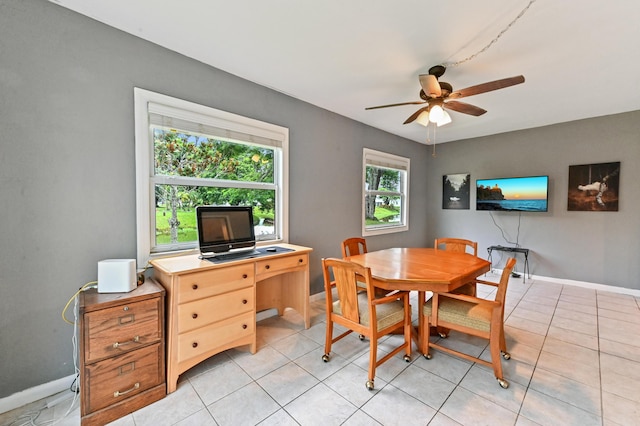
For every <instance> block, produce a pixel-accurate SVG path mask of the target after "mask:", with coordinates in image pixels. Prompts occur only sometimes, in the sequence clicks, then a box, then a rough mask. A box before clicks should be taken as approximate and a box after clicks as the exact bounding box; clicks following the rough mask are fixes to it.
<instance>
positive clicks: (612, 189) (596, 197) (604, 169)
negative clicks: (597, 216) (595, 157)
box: [567, 161, 620, 212]
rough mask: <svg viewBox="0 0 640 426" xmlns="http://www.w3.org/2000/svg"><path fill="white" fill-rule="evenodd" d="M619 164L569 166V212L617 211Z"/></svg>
mask: <svg viewBox="0 0 640 426" xmlns="http://www.w3.org/2000/svg"><path fill="white" fill-rule="evenodd" d="M619 187H620V162H619V161H617V162H614V163H598V164H581V165H577V166H569V189H568V195H567V210H569V211H591V212H596V211H610V212H617V211H618V202H619V200H618V196H619Z"/></svg>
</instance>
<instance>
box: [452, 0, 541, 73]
mask: <svg viewBox="0 0 640 426" xmlns="http://www.w3.org/2000/svg"><path fill="white" fill-rule="evenodd" d="M535 2H536V0H530V1H529V4H528V5H527V6H526V7H525V8H524V9H522V11H521V12H520V13H519V14H518V16H516V17H515V19H514V20H513V21H511V22H509V25H507V26H506V27H505V28H504V29H503V30H502V31H500V33H499V34H498V35H497V36H496V38H494V39H493V40H491V41H490V42H489V44H487V45H486V46H485V47H483V48H482V49H480V50H479V51H477V52H476V53H474V54H473V55H471V56H467V57H466V58H464V59H462V60H460V61H456V62H443V63H442V65H443V66H444V67H445V68H449V67H455V66H458V65H460V64H464V63H465V62H467V61H470V60H472V59H473V58H475V57H476V56H478V55H480V54H481V53H483V52H485V51H486V50H487V49H489V48H490V47H491V46H492V45H493V43H495V42H497V41H498V39H499V38H500V37H502V35H503V34H504V33H506V32H507V31H508V30H509V29H510V28H511V26H512V25H513V24H515V23H516V21H517V20H518V19H520V18H522V15H524V14H525V12H526V11H527V10H528V9H529V8H530V7H531V5H532V4H533V3H535Z"/></svg>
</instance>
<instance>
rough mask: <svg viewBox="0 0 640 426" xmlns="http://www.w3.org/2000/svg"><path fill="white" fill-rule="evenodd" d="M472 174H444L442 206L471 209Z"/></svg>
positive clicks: (444, 207)
mask: <svg viewBox="0 0 640 426" xmlns="http://www.w3.org/2000/svg"><path fill="white" fill-rule="evenodd" d="M470 188H471V175H470V174H468V173H466V174H465V173H461V174H453V175H444V176H442V208H443V209H457V210H465V209H466V210H469V189H470Z"/></svg>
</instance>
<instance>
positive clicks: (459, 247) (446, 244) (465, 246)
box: [433, 238, 478, 296]
mask: <svg viewBox="0 0 640 426" xmlns="http://www.w3.org/2000/svg"><path fill="white" fill-rule="evenodd" d="M433 246H434V247H435V249H436V250H442V249H444V250H448V251H455V252H459V253H469V252H470V253H469V254H473V255H474V256H476V257H477V256H478V243H477V242H475V241H471V240H465V239H462V238H436V240H435V243H434V245H433ZM453 293H457V294H466V295H469V296H476V294H477V293H476V284H475V283H474V282H470V283H467V284H465V285H463V286H462V287H458V288H457V289H455V290H454V291H453Z"/></svg>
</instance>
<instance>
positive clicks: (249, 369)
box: [0, 276, 640, 426]
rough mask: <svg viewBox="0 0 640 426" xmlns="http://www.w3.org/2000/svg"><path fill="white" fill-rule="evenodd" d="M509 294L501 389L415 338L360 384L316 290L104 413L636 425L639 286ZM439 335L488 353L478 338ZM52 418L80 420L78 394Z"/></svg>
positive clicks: (489, 376)
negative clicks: (241, 341) (406, 354)
mask: <svg viewBox="0 0 640 426" xmlns="http://www.w3.org/2000/svg"><path fill="white" fill-rule="evenodd" d="M490 279H495V280H497V277H496V276H494V277H493V278H490ZM488 289H489V287H484V288H479V294H480V295H484V296H490V294H488V293H486V292H487V291H488ZM483 292H484V293H483ZM507 299H508V300H507V308H506V312H505V316H506V323H505V332H506V337H507V344H508V349H509V352H510V353H511V360H509V361H503V366H504V368H505V376H506V378H507V380H508V381H509V382H510V387H509V388H508V389H506V390H505V389H502V388H500V387H499V386H498V383H497V382H496V380H495V378H494V377H493V373H492V372H491V371H490V370H489V369H488V368H485V367H482V366H479V365H477V364H471V363H469V362H466V361H464V360H460V359H458V358H454V357H451V356H448V355H446V354H444V353H442V352H437V351H435V352H434V353H433V358H432V359H431V360H426V359H425V358H424V357H422V356H421V355H420V354H419V353H417V351H416V350H415V347H414V354H413V357H412V361H411V362H410V363H406V362H404V361H403V360H402V354H400V355H397V356H396V357H394V358H392V359H391V360H389V361H388V362H387V363H385V364H383V365H382V366H381V367H379V368H378V370H377V377H376V381H375V385H376V389H375V390H374V391H368V390H367V389H366V388H365V381H366V369H367V364H368V344H367V343H366V342H361V341H360V340H359V339H358V337H357V336H355V335H350V336H348V337H347V338H345V339H343V340H342V341H341V342H339V343H337V344H335V345H334V348H333V349H334V351H333V353H332V359H331V361H330V362H329V363H324V362H322V360H321V356H322V354H323V342H324V333H325V322H324V319H325V316H324V299H318V298H314V301H313V302H312V326H311V328H309V329H307V330H305V329H304V327H303V325H302V320H301V317H300V316H299V315H298V314H297V313H296V312H295V311H291V310H288V311H287V312H286V313H285V315H284V316H283V317H282V318H278V317H269V318H267V319H264V320H262V321H260V322H259V323H258V347H259V351H258V352H257V353H256V354H255V355H253V356H252V355H250V354H249V353H248V352H245V351H242V350H236V349H234V350H229V351H227V352H224V353H221V354H219V355H216V356H214V357H212V358H210V359H209V360H207V361H205V362H203V363H202V364H200V365H198V366H196V367H194V368H193V369H191V370H189V371H188V372H186V373H185V374H184V375H182V376H181V377H180V381H179V384H178V390H177V391H176V392H174V393H172V394H170V395H168V396H167V397H166V398H164V399H163V400H161V401H158V402H156V403H154V404H152V405H150V406H148V407H145V408H143V409H141V410H139V411H136V412H134V413H133V414H131V415H128V416H126V417H123V418H121V419H119V420H117V421H115V422H113V423H112V424H111V425H114V426H129V425H136V426H141V425H154V426H156V425H181V426H184V425H198V426H200V425H234V426H237V425H258V424H259V425H298V424H299V425H320V424H321V425H375V424H381V425H403V426H408V425H483V424H486V425H493V426H495V425H517V426H529V425H545V426H546V425H581V426H582V425H604V426H610V425H611V426H612V425H625V426H626V425H640V298H634V297H632V296H627V295H621V294H615V293H607V292H601V291H595V290H589V289H583V288H579V287H575V286H568V285H560V284H555V283H548V282H541V281H537V282H536V281H532V282H530V283H527V284H523V283H522V281H521V280H519V279H513V280H512V282H511V283H510V285H509V290H508V292H507ZM414 302H415V300H414ZM415 318H417V317H415V309H414V319H415ZM398 338H399V337H398V336H392V337H389V338H388V339H398ZM445 342H446V344H448V345H451V346H457V347H460V348H464V349H465V350H467V351H470V352H472V353H475V354H482V357H487V350H486V345H485V343H484V342H482V341H480V340H479V339H475V338H464V337H463V336H462V335H460V334H455V333H452V335H451V336H450V337H449V338H448V339H447V340H446V341H445ZM391 343H393V341H392V340H389V341H386V345H385V343H383V344H382V345H381V348H380V350H381V351H384V349H385V348H389V344H391ZM487 359H488V358H487ZM45 404H46V401H40V402H37V403H33V404H31V405H29V406H27V407H22V408H20V409H17V410H14V411H12V412H9V413H5V414H0V424H2V425H8V424H30V423H28V416H24V417H21V418H18V416H19V415H21V414H23V413H26V414H29V413H32V415H35V413H39V417H38V418H37V419H36V420H35V421H34V423H35V424H41V423H44V422H47V421H55V420H56V419H58V418H61V417H62V416H63V415H64V413H65V412H66V411H67V410H68V409H69V408H70V406H71V403H70V401H67V402H64V403H61V404H59V405H58V406H56V407H53V408H51V409H44V410H41V411H38V410H39V408H40V407H41V406H44V405H45ZM15 420H17V421H16V422H15V423H11V422H12V421H15ZM56 424H59V425H68V426H70V425H79V424H80V419H79V410H78V408H77V403H75V405H73V406H71V412H70V414H69V415H67V416H66V417H64V418H62V419H61V420H60V422H59V423H56Z"/></svg>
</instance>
